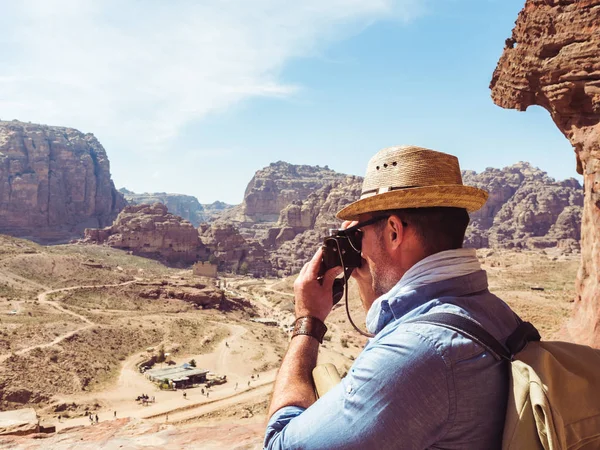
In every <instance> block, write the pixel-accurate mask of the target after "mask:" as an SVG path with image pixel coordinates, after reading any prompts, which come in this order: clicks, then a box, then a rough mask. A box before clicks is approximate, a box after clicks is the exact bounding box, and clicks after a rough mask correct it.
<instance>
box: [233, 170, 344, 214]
mask: <svg viewBox="0 0 600 450" xmlns="http://www.w3.org/2000/svg"><path fill="white" fill-rule="evenodd" d="M344 177H345V175H343V174H340V173H337V172H335V171H333V170H330V169H329V168H328V167H327V166H326V167H319V166H306V165H295V164H289V163H286V162H283V161H278V162H276V163H271V165H269V166H267V167H265V168H264V169H262V170H259V171H257V172H256V174H255V175H254V177H253V178H252V180H250V183H249V184H248V187H246V192H245V193H244V202H243V204H242V208H241V212H240V213H241V215H242V216H243V220H248V221H251V222H274V221H276V220H278V218H279V212H280V211H281V210H282V209H283V208H285V207H286V206H287V205H289V204H290V203H292V202H293V201H296V200H304V199H305V198H306V197H308V195H309V194H311V193H313V192H314V191H315V190H317V189H319V188H321V187H322V186H324V185H325V184H327V183H328V182H330V181H334V180H339V179H340V178H344Z"/></svg>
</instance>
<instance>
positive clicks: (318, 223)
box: [201, 163, 583, 276]
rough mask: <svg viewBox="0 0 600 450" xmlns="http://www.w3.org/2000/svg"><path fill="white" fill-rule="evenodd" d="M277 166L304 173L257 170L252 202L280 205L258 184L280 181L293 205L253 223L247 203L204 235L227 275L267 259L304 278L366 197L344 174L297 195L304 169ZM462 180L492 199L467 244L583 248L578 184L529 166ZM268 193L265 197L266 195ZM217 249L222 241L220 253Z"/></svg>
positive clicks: (274, 270) (265, 268) (278, 271)
mask: <svg viewBox="0 0 600 450" xmlns="http://www.w3.org/2000/svg"><path fill="white" fill-rule="evenodd" d="M277 165H278V166H281V167H286V173H287V177H288V182H289V181H290V178H291V175H290V173H297V174H298V175H296V178H297V179H296V180H294V181H293V182H289V183H288V184H287V185H284V184H283V181H282V180H277V177H278V176H279V175H280V173H279V171H278V170H272V169H273V168H272V167H269V168H265V169H263V170H260V171H258V172H257V175H256V176H255V177H254V178H253V180H252V181H251V183H250V185H249V187H248V189H247V190H246V192H251V194H250V195H251V197H252V202H251V203H253V204H267V203H269V201H272V200H273V196H272V191H269V190H267V191H260V190H256V189H254V188H253V187H252V186H255V185H256V180H257V179H260V180H261V181H260V184H261V185H262V186H273V185H275V182H276V181H277V182H279V187H280V189H281V191H285V192H286V194H285V195H286V199H293V200H292V201H291V202H290V203H288V204H287V205H285V206H284V207H283V208H281V210H280V212H279V216H278V219H277V220H276V221H275V220H267V219H272V218H273V215H272V214H271V213H269V214H265V215H258V216H255V218H258V221H257V222H253V221H252V220H250V218H249V216H248V214H244V213H243V210H244V208H247V204H248V203H247V202H246V201H244V203H243V204H242V205H239V206H237V207H234V208H232V209H231V210H228V211H226V212H225V213H224V214H223V215H221V216H220V217H219V218H218V219H216V221H215V223H214V224H213V225H214V226H216V230H218V231H215V230H213V231H210V233H209V235H207V234H206V233H207V231H202V232H201V234H202V239H203V241H205V242H206V244H207V246H209V247H210V248H211V249H213V250H214V252H215V254H218V255H219V262H220V265H221V267H222V269H225V270H234V271H235V270H237V268H239V267H240V264H241V263H242V261H245V262H246V265H247V266H248V267H249V269H250V271H251V272H252V269H253V264H254V263H255V262H257V261H261V258H263V257H264V258H265V259H266V261H268V264H267V262H265V261H261V262H260V263H258V264H259V266H260V270H259V273H261V274H262V273H263V272H264V273H267V274H268V273H271V274H273V275H280V276H284V275H289V274H291V273H295V272H297V271H298V270H300V268H301V267H302V265H303V264H304V263H305V262H306V261H307V260H308V259H309V258H310V257H311V256H312V255H313V254H314V251H315V250H316V248H318V246H319V244H320V243H321V242H322V240H323V237H325V236H326V235H327V234H328V232H329V230H330V229H331V228H337V227H338V226H339V225H340V222H339V221H338V220H337V219H336V218H335V214H336V213H337V212H338V211H339V210H340V209H341V208H343V207H344V206H345V205H347V204H348V203H350V202H352V201H353V200H354V199H356V198H358V197H359V195H360V191H361V185H362V178H361V177H356V176H349V175H344V174H337V175H335V176H328V177H325V178H324V181H323V182H322V183H321V185H320V186H319V187H316V188H315V189H314V190H313V192H312V193H309V194H306V190H304V189H300V190H299V191H295V190H294V189H295V188H294V186H304V185H305V183H303V182H302V175H301V174H300V171H294V170H293V169H292V168H291V167H290V166H291V165H289V164H285V163H277ZM302 167H304V166H302ZM304 170H306V169H304ZM307 172H308V173H312V172H311V171H307ZM259 174H260V176H259ZM269 177H272V178H273V179H270V178H269ZM463 179H464V182H465V183H466V184H470V185H475V186H478V187H481V188H483V189H485V190H487V191H488V192H489V193H490V198H489V200H488V202H487V204H486V205H485V206H484V208H483V209H482V210H480V211H478V212H476V213H474V214H473V215H472V218H471V225H470V226H469V229H468V230H467V236H466V245H467V246H471V247H476V248H480V247H494V248H518V249H536V248H548V247H558V248H559V249H561V251H563V252H566V253H570V252H574V251H578V250H579V239H580V232H579V228H580V224H581V205H582V204H583V192H582V189H581V186H580V184H579V182H578V181H577V180H575V179H569V180H564V181H558V182H557V181H555V180H554V179H553V178H551V177H549V176H548V174H547V173H545V172H543V171H541V170H540V169H537V168H535V167H532V166H531V165H530V164H528V163H518V164H515V165H513V166H510V167H506V168H504V169H491V168H490V169H486V170H485V171H483V172H481V173H476V172H474V171H468V170H466V171H463ZM294 192H296V195H294ZM263 194H264V196H265V197H264V198H263V197H261V196H262V195H263ZM205 230H208V228H205ZM211 233H212V235H210V234H211ZM218 243H221V244H220V245H221V246H222V248H221V249H219V248H218V245H217V244H218ZM250 244H252V245H254V254H255V255H261V256H260V257H258V256H257V257H253V258H251V259H246V255H248V246H249V245H250ZM242 249H243V250H242ZM263 255H264V256H263ZM253 261H254V262H253ZM269 266H270V269H269Z"/></svg>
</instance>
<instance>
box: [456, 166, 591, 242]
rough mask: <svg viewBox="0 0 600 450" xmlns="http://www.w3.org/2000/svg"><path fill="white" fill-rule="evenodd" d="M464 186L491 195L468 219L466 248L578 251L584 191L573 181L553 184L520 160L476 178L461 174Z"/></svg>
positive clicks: (473, 175)
mask: <svg viewBox="0 0 600 450" xmlns="http://www.w3.org/2000/svg"><path fill="white" fill-rule="evenodd" d="M463 182H464V183H465V184H469V185H472V186H477V187H479V188H481V189H484V190H486V191H487V192H489V198H488V201H487V202H486V204H485V205H484V206H483V208H482V209H480V210H479V211H476V212H475V213H473V214H472V215H471V225H470V226H469V228H468V230H467V235H466V240H465V243H466V245H467V246H470V247H475V248H481V247H491V248H516V249H536V248H548V247H560V248H562V249H564V250H565V251H567V250H578V248H579V239H580V228H581V207H582V205H583V190H582V189H581V185H580V184H579V182H578V181H577V180H575V179H574V178H571V179H568V180H564V181H559V182H557V181H555V180H554V179H553V178H551V177H549V176H548V174H547V173H546V172H543V171H541V170H540V169H538V168H536V167H532V166H531V165H530V164H529V163H523V162H521V163H518V164H514V165H512V166H510V167H505V168H504V169H492V168H488V169H486V170H485V171H483V172H481V173H479V174H478V173H475V172H473V171H470V170H467V171H463Z"/></svg>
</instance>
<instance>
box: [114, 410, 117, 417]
mask: <svg viewBox="0 0 600 450" xmlns="http://www.w3.org/2000/svg"><path fill="white" fill-rule="evenodd" d="M114 418H115V419H116V418H117V412H116V411H115V412H114Z"/></svg>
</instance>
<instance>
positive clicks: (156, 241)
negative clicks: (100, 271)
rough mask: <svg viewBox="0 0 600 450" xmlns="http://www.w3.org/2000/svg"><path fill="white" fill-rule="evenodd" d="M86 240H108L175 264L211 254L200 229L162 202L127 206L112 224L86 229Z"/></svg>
mask: <svg viewBox="0 0 600 450" xmlns="http://www.w3.org/2000/svg"><path fill="white" fill-rule="evenodd" d="M83 242H86V243H95V244H104V243H105V244H107V245H109V246H111V247H115V248H120V249H123V250H128V251H131V252H133V254H136V255H141V256H147V257H151V258H157V259H160V260H162V261H165V262H166V263H168V264H172V265H190V264H193V263H194V262H196V261H204V260H206V259H208V257H209V250H208V249H207V248H206V246H205V245H204V244H203V243H202V241H201V240H200V237H199V236H198V230H196V228H194V226H193V225H192V224H191V223H190V222H188V221H187V220H184V219H182V218H181V217H178V216H176V215H174V214H170V213H169V212H168V209H167V207H166V206H165V205H163V204H161V203H155V204H154V205H131V206H126V207H125V208H124V209H123V211H121V213H120V214H119V215H118V216H117V218H116V220H115V222H114V223H113V224H112V225H111V226H110V227H106V228H103V229H94V228H88V229H86V230H85V238H84V241H83Z"/></svg>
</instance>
